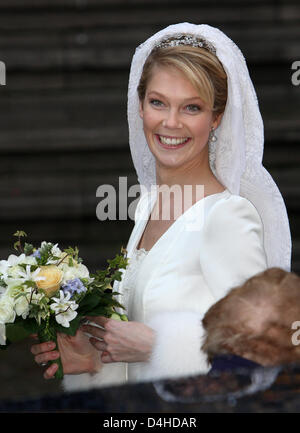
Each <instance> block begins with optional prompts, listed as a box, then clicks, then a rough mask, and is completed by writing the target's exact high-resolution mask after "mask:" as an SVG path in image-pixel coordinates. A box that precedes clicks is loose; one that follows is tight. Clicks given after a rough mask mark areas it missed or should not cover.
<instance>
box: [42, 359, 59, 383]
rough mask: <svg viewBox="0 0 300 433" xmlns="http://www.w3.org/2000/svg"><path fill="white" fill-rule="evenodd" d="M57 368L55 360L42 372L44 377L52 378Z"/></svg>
mask: <svg viewBox="0 0 300 433" xmlns="http://www.w3.org/2000/svg"><path fill="white" fill-rule="evenodd" d="M57 369H58V364H56V362H55V363H54V364H51V365H50V367H49V368H47V370H46V371H45V373H44V379H54V375H55V373H56V371H57Z"/></svg>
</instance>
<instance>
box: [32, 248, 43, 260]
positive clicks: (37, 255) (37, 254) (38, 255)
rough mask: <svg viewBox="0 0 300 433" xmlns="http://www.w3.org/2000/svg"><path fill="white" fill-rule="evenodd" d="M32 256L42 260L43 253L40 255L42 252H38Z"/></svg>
mask: <svg viewBox="0 0 300 433" xmlns="http://www.w3.org/2000/svg"><path fill="white" fill-rule="evenodd" d="M31 255H32V257H37V258H38V259H40V258H41V253H40V250H36V251H35V252H34V253H33V254H31Z"/></svg>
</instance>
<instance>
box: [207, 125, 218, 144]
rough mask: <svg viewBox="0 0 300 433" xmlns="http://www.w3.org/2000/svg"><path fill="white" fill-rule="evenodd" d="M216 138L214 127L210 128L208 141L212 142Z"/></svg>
mask: <svg viewBox="0 0 300 433" xmlns="http://www.w3.org/2000/svg"><path fill="white" fill-rule="evenodd" d="M217 140H218V138H217V136H216V135H215V130H214V128H211V130H210V133H209V141H212V142H213V143H215V142H216V141H217Z"/></svg>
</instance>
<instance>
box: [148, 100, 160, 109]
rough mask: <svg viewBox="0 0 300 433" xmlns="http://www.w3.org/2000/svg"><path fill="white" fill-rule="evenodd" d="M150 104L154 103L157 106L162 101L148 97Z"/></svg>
mask: <svg viewBox="0 0 300 433" xmlns="http://www.w3.org/2000/svg"><path fill="white" fill-rule="evenodd" d="M150 104H152V105H154V106H155V107H159V106H160V105H161V104H162V102H161V101H159V100H158V99H150Z"/></svg>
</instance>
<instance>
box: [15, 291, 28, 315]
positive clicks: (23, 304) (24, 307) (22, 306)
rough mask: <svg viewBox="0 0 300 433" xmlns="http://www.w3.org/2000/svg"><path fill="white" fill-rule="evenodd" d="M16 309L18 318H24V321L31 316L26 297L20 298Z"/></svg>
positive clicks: (16, 302)
mask: <svg viewBox="0 0 300 433" xmlns="http://www.w3.org/2000/svg"><path fill="white" fill-rule="evenodd" d="M15 309H16V313H17V316H22V317H23V319H26V317H27V316H28V314H29V303H28V300H27V299H26V296H20V297H19V298H18V299H16V301H15Z"/></svg>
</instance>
